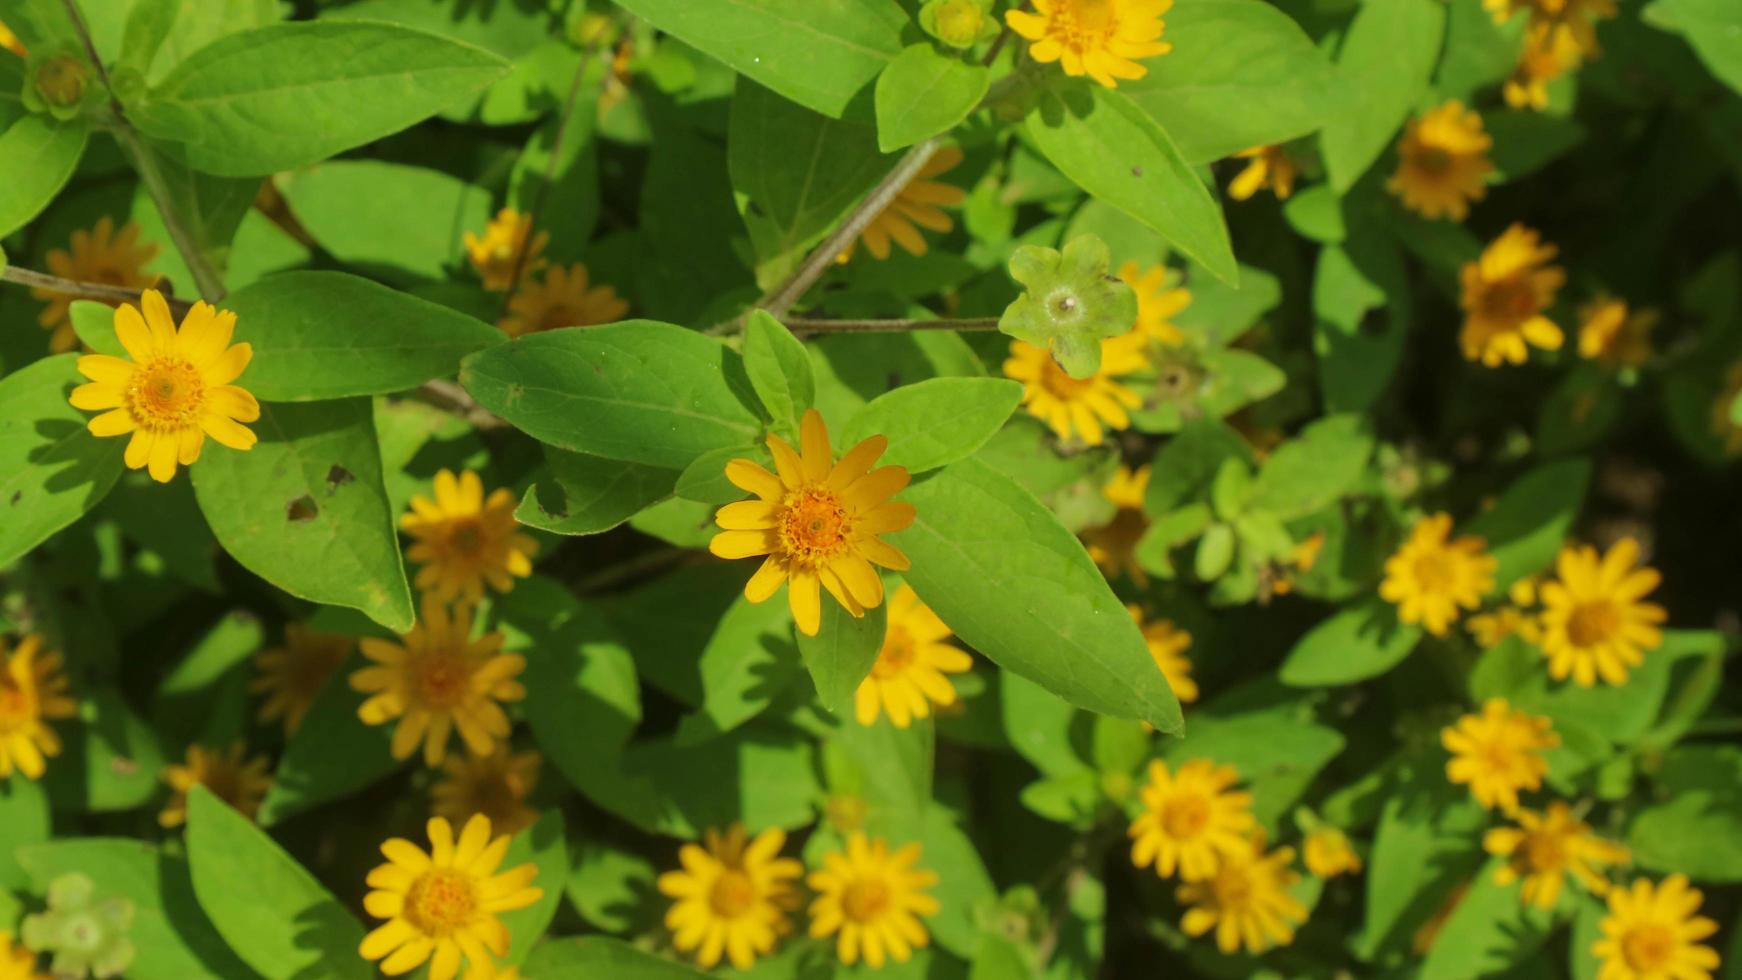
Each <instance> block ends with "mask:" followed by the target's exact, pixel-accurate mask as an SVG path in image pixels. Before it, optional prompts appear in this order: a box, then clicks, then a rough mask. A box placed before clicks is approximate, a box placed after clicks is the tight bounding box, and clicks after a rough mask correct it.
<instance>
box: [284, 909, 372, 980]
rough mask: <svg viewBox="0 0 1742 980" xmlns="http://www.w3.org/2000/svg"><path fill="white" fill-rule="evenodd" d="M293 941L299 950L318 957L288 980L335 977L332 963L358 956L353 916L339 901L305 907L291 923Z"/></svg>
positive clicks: (316, 979)
mask: <svg viewBox="0 0 1742 980" xmlns="http://www.w3.org/2000/svg"><path fill="white" fill-rule="evenodd" d="M291 926H292V928H293V929H294V930H295V935H294V937H293V939H292V942H293V943H294V944H295V945H296V948H297V949H299V950H307V951H308V952H310V953H313V954H315V955H314V956H313V957H311V958H310V959H309V961H308V962H307V963H305V964H304V965H303V966H302V967H301V968H300V969H298V970H297V971H296V972H295V973H293V974H291V975H290V976H289V978H288V980H324V978H327V977H331V976H332V975H333V968H332V964H333V963H335V962H344V961H345V960H346V959H347V958H349V957H354V956H356V955H357V952H356V948H355V946H354V941H353V938H352V937H353V936H354V935H355V933H356V931H357V929H358V925H357V920H356V919H354V918H352V917H351V913H349V912H347V911H345V909H344V907H343V906H341V905H340V904H339V903H338V902H336V901H324V902H316V903H315V904H313V905H309V906H306V907H305V908H303V909H302V910H301V911H300V912H298V913H297V914H296V918H295V919H293V920H292V921H291Z"/></svg>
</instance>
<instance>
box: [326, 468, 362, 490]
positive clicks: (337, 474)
mask: <svg viewBox="0 0 1742 980" xmlns="http://www.w3.org/2000/svg"><path fill="white" fill-rule="evenodd" d="M355 479H356V477H355V476H352V475H351V471H350V470H348V469H345V468H344V467H343V466H340V465H339V464H337V463H334V464H333V467H332V469H330V470H327V492H328V493H331V492H333V491H334V490H337V489H339V488H340V487H342V486H344V485H345V484H347V483H350V482H351V481H352V480H355Z"/></svg>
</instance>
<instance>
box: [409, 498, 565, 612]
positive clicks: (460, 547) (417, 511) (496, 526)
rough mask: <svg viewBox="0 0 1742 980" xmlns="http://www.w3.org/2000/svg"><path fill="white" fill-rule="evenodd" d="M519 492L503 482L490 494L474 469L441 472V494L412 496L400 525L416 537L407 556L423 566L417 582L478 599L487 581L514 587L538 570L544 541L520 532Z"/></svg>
mask: <svg viewBox="0 0 1742 980" xmlns="http://www.w3.org/2000/svg"><path fill="white" fill-rule="evenodd" d="M514 504H515V500H514V493H513V492H512V491H510V490H509V489H508V488H506V487H498V488H497V489H496V490H494V491H492V492H491V494H490V496H489V497H487V498H486V497H485V496H484V481H482V480H480V479H479V478H478V474H476V473H474V472H472V471H471V470H466V471H464V472H462V473H461V474H460V475H459V476H458V477H455V476H454V474H453V473H452V472H451V471H449V470H445V469H444V470H441V471H440V472H438V473H436V476H435V499H434V500H431V499H430V498H428V497H413V498H411V511H410V513H407V514H404V515H402V516H401V517H400V518H399V526H400V527H402V528H404V529H405V532H406V533H407V534H409V535H411V536H412V538H414V539H415V541H416V543H414V544H413V545H412V546H411V547H410V548H408V549H406V552H405V556H406V557H407V558H410V559H411V560H412V561H415V562H422V563H423V567H422V568H421V569H418V572H417V587H418V588H419V589H422V590H424V591H425V592H427V593H428V594H430V595H432V596H434V597H435V598H437V599H440V600H442V601H443V602H450V601H453V600H455V599H458V600H461V601H464V602H477V601H478V600H479V599H480V598H482V597H483V595H484V586H485V584H486V583H488V584H489V586H490V588H492V589H495V590H496V591H497V592H507V591H509V590H510V589H512V588H514V577H515V576H519V577H521V578H525V577H526V576H528V575H531V574H532V556H533V555H534V554H535V553H536V552H537V551H538V542H537V541H534V540H532V539H531V538H529V537H527V536H526V535H524V534H520V533H518V532H519V528H520V525H519V524H518V523H517V522H516V521H515V520H514Z"/></svg>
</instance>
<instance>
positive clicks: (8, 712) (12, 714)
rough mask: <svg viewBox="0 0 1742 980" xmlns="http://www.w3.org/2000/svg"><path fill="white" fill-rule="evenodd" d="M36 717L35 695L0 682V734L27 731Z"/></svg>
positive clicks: (33, 723)
mask: <svg viewBox="0 0 1742 980" xmlns="http://www.w3.org/2000/svg"><path fill="white" fill-rule="evenodd" d="M36 719H37V705H36V695H35V694H34V693H33V692H31V691H27V690H24V689H23V688H20V687H15V686H13V685H11V684H6V683H0V735H13V734H17V733H19V732H24V731H28V730H29V729H30V728H31V727H32V726H33V725H35V723H36Z"/></svg>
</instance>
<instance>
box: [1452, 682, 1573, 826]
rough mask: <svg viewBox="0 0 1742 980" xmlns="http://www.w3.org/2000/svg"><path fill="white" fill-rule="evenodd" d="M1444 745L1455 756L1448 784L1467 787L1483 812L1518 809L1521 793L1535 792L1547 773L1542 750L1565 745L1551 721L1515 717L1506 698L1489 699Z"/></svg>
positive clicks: (1458, 725) (1460, 723) (1457, 726)
mask: <svg viewBox="0 0 1742 980" xmlns="http://www.w3.org/2000/svg"><path fill="white" fill-rule="evenodd" d="M1440 744H1442V745H1444V746H1445V747H1446V751H1448V752H1450V753H1452V758H1451V760H1450V761H1448V762H1447V763H1446V778H1447V779H1449V780H1451V781H1452V782H1454V783H1468V784H1469V785H1470V793H1471V795H1472V796H1474V797H1475V798H1476V802H1477V803H1480V804H1482V807H1483V809H1487V810H1492V809H1494V807H1495V806H1499V807H1500V809H1501V810H1502V811H1503V812H1505V813H1512V812H1514V811H1516V810H1517V809H1518V791H1519V790H1521V789H1537V788H1538V787H1540V786H1542V777H1543V774H1544V773H1547V772H1548V762H1547V761H1545V760H1544V759H1543V757H1542V750H1543V749H1551V748H1554V747H1555V746H1557V745H1559V744H1561V740H1560V736H1558V735H1556V734H1555V733H1554V731H1553V730H1552V729H1551V728H1550V727H1549V722H1548V719H1547V718H1535V717H1532V716H1530V715H1527V714H1525V713H1524V712H1522V711H1516V710H1514V709H1513V708H1512V706H1511V705H1509V704H1507V703H1506V701H1505V700H1504V699H1502V698H1489V699H1488V701H1487V703H1486V704H1484V705H1482V713H1481V714H1479V715H1465V716H1463V717H1462V718H1459V719H1458V721H1457V723H1456V724H1454V725H1452V726H1450V727H1448V728H1445V729H1442V730H1441V731H1440Z"/></svg>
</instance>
